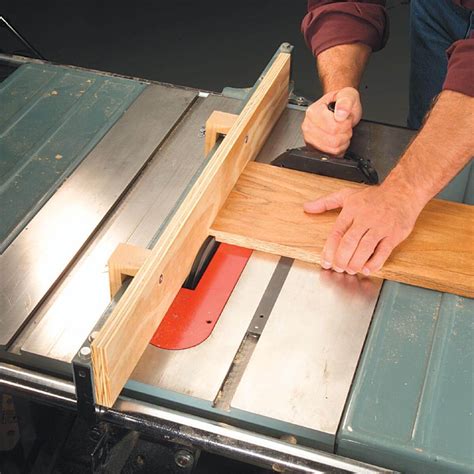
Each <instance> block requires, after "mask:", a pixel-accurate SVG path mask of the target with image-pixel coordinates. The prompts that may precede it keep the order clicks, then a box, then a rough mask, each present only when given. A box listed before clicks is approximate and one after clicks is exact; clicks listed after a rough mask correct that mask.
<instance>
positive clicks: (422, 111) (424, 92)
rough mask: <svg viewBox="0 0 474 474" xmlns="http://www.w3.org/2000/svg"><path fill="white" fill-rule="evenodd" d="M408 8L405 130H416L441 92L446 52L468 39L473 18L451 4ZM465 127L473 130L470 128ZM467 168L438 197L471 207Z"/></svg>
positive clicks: (433, 0)
mask: <svg viewBox="0 0 474 474" xmlns="http://www.w3.org/2000/svg"><path fill="white" fill-rule="evenodd" d="M410 8H411V25H410V35H411V38H410V40H411V67H410V111H409V115H408V126H409V127H410V128H414V129H418V128H420V126H421V124H422V121H423V118H424V116H425V115H426V113H427V112H428V110H429V109H430V107H431V104H432V101H433V99H434V98H435V97H436V96H437V95H438V94H439V93H440V92H441V88H442V85H443V82H444V78H445V76H446V71H447V65H448V61H447V57H446V49H448V47H449V46H451V44H452V43H453V42H454V41H457V40H460V39H463V38H467V37H469V34H470V31H471V29H472V28H473V27H474V14H473V12H472V11H470V10H467V9H465V8H462V7H459V6H457V5H455V4H454V3H453V2H452V1H451V0H412V1H411V6H410ZM473 80H474V79H473ZM466 126H471V127H472V124H466ZM470 168H471V164H468V165H467V166H466V168H465V169H464V170H463V171H462V172H461V173H459V175H458V176H457V177H456V178H455V179H454V180H453V181H451V183H450V184H449V185H448V186H447V187H446V188H445V189H444V190H443V191H442V193H440V196H439V197H442V198H444V199H450V200H456V201H465V202H470V203H471V204H474V191H473V189H474V186H473V184H474V177H473V176H472V174H473V173H472V172H471V171H470ZM470 174H471V178H470V179H469V175H470ZM468 180H469V189H468V190H467V189H466V186H467V182H468ZM465 189H466V192H465Z"/></svg>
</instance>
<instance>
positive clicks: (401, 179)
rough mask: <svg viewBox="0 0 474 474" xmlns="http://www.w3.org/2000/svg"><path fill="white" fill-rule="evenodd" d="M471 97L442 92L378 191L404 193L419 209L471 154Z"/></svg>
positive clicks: (473, 108) (473, 143) (473, 142)
mask: <svg viewBox="0 0 474 474" xmlns="http://www.w3.org/2000/svg"><path fill="white" fill-rule="evenodd" d="M473 123H474V98H473V97H470V96H467V95H464V94H461V93H459V92H454V91H449V90H446V91H443V92H442V93H441V94H440V95H439V97H438V99H437V101H436V103H435V105H434V106H433V108H432V110H431V112H430V114H429V116H428V117H427V119H426V122H425V124H424V126H423V128H422V129H421V131H420V132H419V133H418V135H417V137H416V138H415V140H413V142H412V143H411V144H410V146H409V147H408V149H407V150H406V152H405V153H404V155H403V156H402V158H401V160H400V162H399V163H398V165H397V166H396V167H395V168H394V169H393V171H392V172H391V173H390V175H389V176H388V177H387V178H386V180H385V181H384V183H383V184H382V188H384V189H387V190H394V191H395V190H396V191H398V192H400V191H402V192H406V193H408V194H409V195H411V196H412V197H413V200H414V201H415V202H416V203H417V204H418V205H419V206H421V207H423V206H424V205H425V204H426V203H427V202H428V201H429V200H430V199H431V198H433V197H434V196H435V195H436V194H437V193H438V192H440V191H441V190H442V189H443V188H444V187H445V186H446V185H447V184H448V183H449V181H450V180H451V179H452V178H453V177H454V176H456V174H457V173H458V172H459V171H460V170H461V169H462V168H463V167H464V166H465V165H466V164H467V163H468V162H469V160H470V159H471V158H472V156H473V154H474V132H473V125H472V124H473Z"/></svg>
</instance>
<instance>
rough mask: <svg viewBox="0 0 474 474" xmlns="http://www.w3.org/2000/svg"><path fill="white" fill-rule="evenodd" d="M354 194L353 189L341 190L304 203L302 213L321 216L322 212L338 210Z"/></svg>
mask: <svg viewBox="0 0 474 474" xmlns="http://www.w3.org/2000/svg"><path fill="white" fill-rule="evenodd" d="M354 192H355V190H354V189H348V188H346V189H341V190H340V191H336V192H335V193H332V194H328V195H327V196H323V197H321V198H319V199H316V200H315V201H310V202H305V203H304V204H303V208H304V211H305V212H307V213H308V214H321V213H322V212H326V211H332V210H333V209H339V208H340V207H342V206H343V205H344V199H345V198H346V197H347V196H349V195H350V194H353V193H354Z"/></svg>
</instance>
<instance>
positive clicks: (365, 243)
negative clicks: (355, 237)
mask: <svg viewBox="0 0 474 474" xmlns="http://www.w3.org/2000/svg"><path fill="white" fill-rule="evenodd" d="M379 242H380V235H379V234H378V233H377V232H375V231H374V230H373V229H371V230H369V231H368V232H367V233H366V234H365V235H364V236H363V237H362V239H361V240H360V242H359V245H358V246H357V249H356V251H355V252H354V255H353V256H352V258H351V260H350V262H349V264H348V269H349V270H350V271H351V272H353V273H359V272H361V271H362V269H363V268H364V265H365V264H366V263H367V261H368V260H369V258H370V257H371V256H372V254H373V253H374V250H375V248H376V247H377V244H378V243H379Z"/></svg>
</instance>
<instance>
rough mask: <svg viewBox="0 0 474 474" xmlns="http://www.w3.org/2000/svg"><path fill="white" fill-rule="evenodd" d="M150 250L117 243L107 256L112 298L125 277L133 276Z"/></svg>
mask: <svg viewBox="0 0 474 474" xmlns="http://www.w3.org/2000/svg"><path fill="white" fill-rule="evenodd" d="M150 254H151V250H149V249H144V248H142V247H138V246H136V245H131V244H118V245H117V248H116V249H115V250H114V253H113V254H112V255H111V256H110V258H109V263H108V269H109V289H110V297H111V298H113V297H114V296H115V294H116V293H117V291H118V290H120V287H121V286H122V284H123V282H124V279H125V277H127V276H131V277H134V276H135V275H136V274H137V272H138V270H140V268H141V267H142V265H143V264H144V263H145V260H146V259H147V258H148V257H149V256H150Z"/></svg>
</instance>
